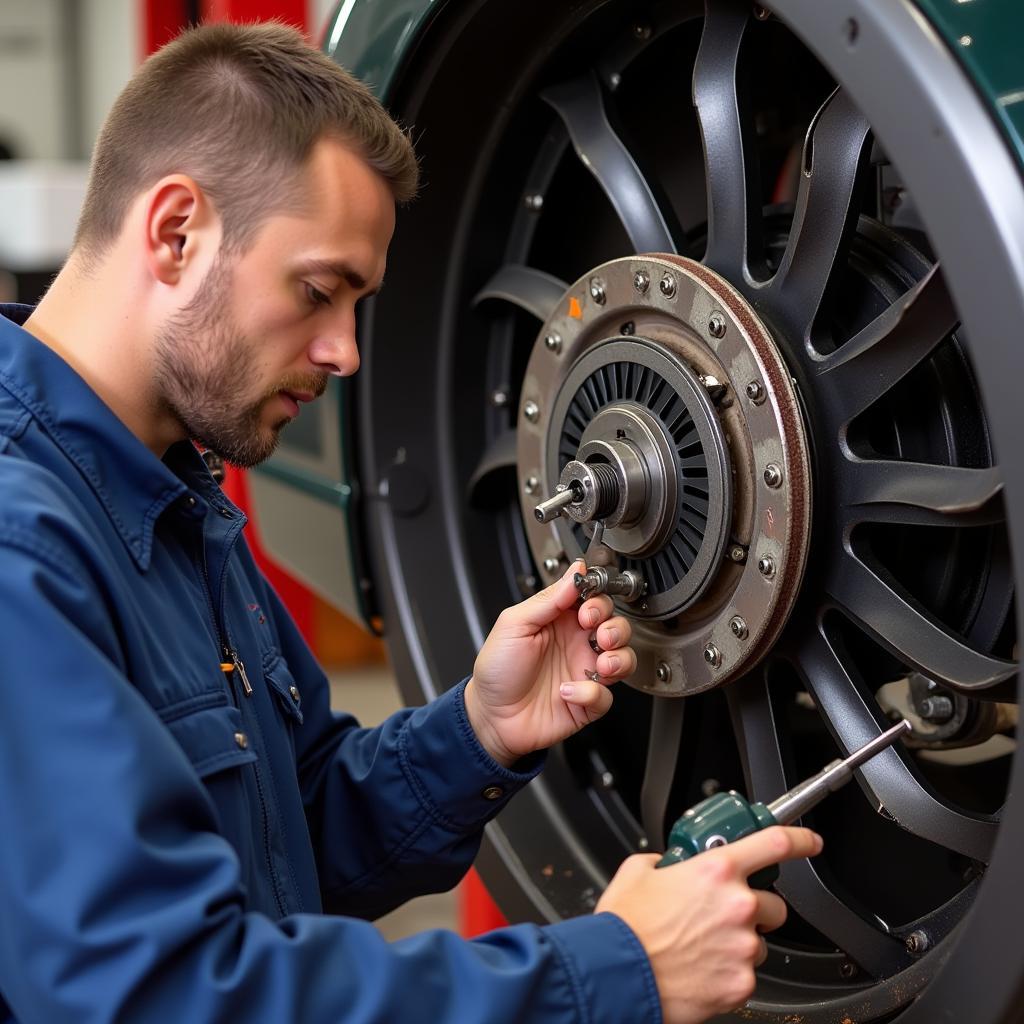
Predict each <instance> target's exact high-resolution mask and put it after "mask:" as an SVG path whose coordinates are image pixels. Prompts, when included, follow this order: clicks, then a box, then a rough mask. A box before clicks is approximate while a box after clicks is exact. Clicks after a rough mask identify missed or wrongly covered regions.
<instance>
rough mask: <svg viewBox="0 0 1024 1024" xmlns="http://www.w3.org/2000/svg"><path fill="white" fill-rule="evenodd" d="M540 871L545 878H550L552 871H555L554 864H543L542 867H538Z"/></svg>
mask: <svg viewBox="0 0 1024 1024" xmlns="http://www.w3.org/2000/svg"><path fill="white" fill-rule="evenodd" d="M540 873H541V874H542V875H543V876H544V877H545V878H551V877H552V876H553V875H554V873H555V868H554V865H552V864H545V865H544V867H542V868H541V869H540Z"/></svg>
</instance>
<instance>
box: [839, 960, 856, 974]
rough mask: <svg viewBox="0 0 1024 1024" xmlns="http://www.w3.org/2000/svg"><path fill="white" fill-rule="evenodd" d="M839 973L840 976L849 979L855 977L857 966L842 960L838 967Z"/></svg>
mask: <svg viewBox="0 0 1024 1024" xmlns="http://www.w3.org/2000/svg"><path fill="white" fill-rule="evenodd" d="M839 973H840V975H842V977H844V978H846V979H850V978H852V977H854V976H855V975H856V973H857V965H856V964H855V963H853V962H852V961H850V960H844V961H843V962H842V963H841V964H840V965H839Z"/></svg>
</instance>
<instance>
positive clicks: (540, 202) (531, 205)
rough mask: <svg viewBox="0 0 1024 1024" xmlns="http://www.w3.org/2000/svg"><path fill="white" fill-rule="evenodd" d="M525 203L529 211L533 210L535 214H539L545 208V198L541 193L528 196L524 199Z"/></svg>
mask: <svg viewBox="0 0 1024 1024" xmlns="http://www.w3.org/2000/svg"><path fill="white" fill-rule="evenodd" d="M523 203H524V204H525V206H526V208H527V209H528V210H532V211H533V212H534V213H537V212H538V211H539V210H540V209H541V208H542V207H543V206H544V197H543V196H542V195H540V194H539V193H537V192H534V193H533V194H532V195H528V196H526V197H525V198H524V199H523Z"/></svg>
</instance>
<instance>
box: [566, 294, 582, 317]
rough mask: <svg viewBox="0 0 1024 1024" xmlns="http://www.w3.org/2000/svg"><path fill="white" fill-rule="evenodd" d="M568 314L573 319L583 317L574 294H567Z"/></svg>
mask: <svg viewBox="0 0 1024 1024" xmlns="http://www.w3.org/2000/svg"><path fill="white" fill-rule="evenodd" d="M569 316H571V317H572V318H573V320H582V319H583V310H582V309H581V308H580V300H579V299H577V298H576V296H575V295H570V296H569Z"/></svg>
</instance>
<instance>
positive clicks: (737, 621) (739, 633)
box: [729, 615, 750, 640]
mask: <svg viewBox="0 0 1024 1024" xmlns="http://www.w3.org/2000/svg"><path fill="white" fill-rule="evenodd" d="M729 628H730V629H731V630H732V635H733V636H734V637H736V639H737V640H746V639H747V634H748V633H749V632H750V631H749V630H748V629H747V624H746V622H744V621H743V619H741V618H740V617H739V616H738V615H734V616H733V617H732V618H731V619H730V620H729Z"/></svg>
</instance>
